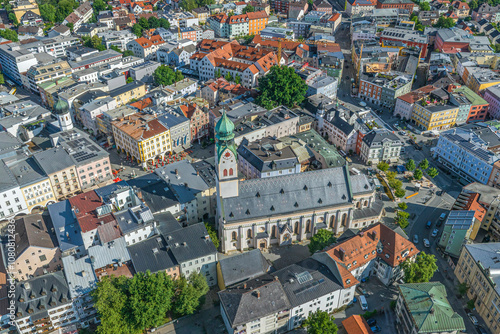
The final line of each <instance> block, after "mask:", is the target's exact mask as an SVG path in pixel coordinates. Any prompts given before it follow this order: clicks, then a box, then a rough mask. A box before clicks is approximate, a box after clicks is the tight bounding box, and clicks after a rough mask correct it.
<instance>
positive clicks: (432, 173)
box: [427, 167, 439, 178]
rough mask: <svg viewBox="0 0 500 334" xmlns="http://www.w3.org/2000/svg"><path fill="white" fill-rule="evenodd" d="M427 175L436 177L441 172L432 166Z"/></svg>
mask: <svg viewBox="0 0 500 334" xmlns="http://www.w3.org/2000/svg"><path fill="white" fill-rule="evenodd" d="M427 175H429V176H430V177H431V178H435V177H436V176H438V175H439V172H438V170H437V169H436V168H434V167H431V168H429V169H428V170H427Z"/></svg>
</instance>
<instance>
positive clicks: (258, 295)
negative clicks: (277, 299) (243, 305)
mask: <svg viewBox="0 0 500 334" xmlns="http://www.w3.org/2000/svg"><path fill="white" fill-rule="evenodd" d="M255 294H256V295H257V299H260V291H259V290H255Z"/></svg>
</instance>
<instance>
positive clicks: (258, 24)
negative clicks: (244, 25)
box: [247, 10, 269, 35]
mask: <svg viewBox="0 0 500 334" xmlns="http://www.w3.org/2000/svg"><path fill="white" fill-rule="evenodd" d="M247 16H248V34H249V35H259V34H260V32H261V31H262V30H263V29H264V28H265V27H266V26H267V21H268V19H269V14H268V13H266V11H264V10H260V11H256V12H250V13H247Z"/></svg>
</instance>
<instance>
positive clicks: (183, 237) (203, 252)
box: [164, 223, 217, 264]
mask: <svg viewBox="0 0 500 334" xmlns="http://www.w3.org/2000/svg"><path fill="white" fill-rule="evenodd" d="M164 237H165V239H166V241H167V245H168V246H170V250H171V251H172V254H173V255H174V258H175V259H176V261H177V262H178V263H179V264H180V263H184V262H186V261H190V260H193V259H198V258H200V257H204V256H207V255H215V257H216V256H217V249H216V248H215V246H214V244H213V242H212V240H210V238H209V236H208V232H207V229H206V228H205V225H204V224H203V223H198V224H194V225H189V226H187V227H184V228H182V229H179V230H176V231H173V232H171V233H168V235H164ZM214 260H216V258H215V259H214Z"/></svg>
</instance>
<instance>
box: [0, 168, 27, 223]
mask: <svg viewBox="0 0 500 334" xmlns="http://www.w3.org/2000/svg"><path fill="white" fill-rule="evenodd" d="M0 178H1V179H2V180H3V182H2V186H1V187H0V206H1V209H0V219H5V218H11V217H13V216H15V215H18V214H20V213H30V212H31V210H28V205H27V203H26V199H25V197H24V196H23V193H22V191H21V187H20V186H19V183H18V182H17V180H16V179H15V178H14V175H13V174H12V172H11V171H10V169H9V167H8V166H7V165H6V164H5V162H3V161H2V162H1V166H0Z"/></svg>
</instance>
